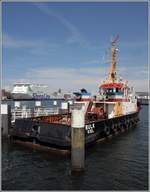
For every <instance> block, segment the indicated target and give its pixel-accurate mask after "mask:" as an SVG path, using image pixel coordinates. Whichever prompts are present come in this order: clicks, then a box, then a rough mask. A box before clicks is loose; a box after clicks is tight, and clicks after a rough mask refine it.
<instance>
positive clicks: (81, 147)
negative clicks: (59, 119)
mask: <svg viewBox="0 0 150 192" xmlns="http://www.w3.org/2000/svg"><path fill="white" fill-rule="evenodd" d="M71 118H72V119H71V171H72V173H73V172H81V171H83V170H84V164H85V129H84V127H85V114H84V111H83V110H82V109H73V110H72V116H71Z"/></svg>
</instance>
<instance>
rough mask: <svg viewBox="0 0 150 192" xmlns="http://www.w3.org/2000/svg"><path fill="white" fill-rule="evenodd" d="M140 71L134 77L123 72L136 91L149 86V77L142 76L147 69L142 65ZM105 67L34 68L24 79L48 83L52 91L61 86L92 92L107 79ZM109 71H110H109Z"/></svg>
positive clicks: (70, 89) (144, 89) (62, 87)
mask: <svg viewBox="0 0 150 192" xmlns="http://www.w3.org/2000/svg"><path fill="white" fill-rule="evenodd" d="M131 70H132V67H131V68H130V67H128V68H127V69H125V68H122V69H120V71H122V72H124V71H131ZM140 70H141V71H139V69H138V68H136V69H135V70H134V73H132V76H131V74H130V76H131V77H132V78H130V79H129V78H128V77H129V76H127V74H126V75H125V74H124V73H123V74H122V77H123V78H124V79H126V80H129V85H130V86H134V87H135V90H136V91H139V90H141V91H146V90H147V88H148V79H146V78H144V77H143V76H144V75H143V76H142V73H143V71H145V69H144V68H143V71H142V67H141V68H140ZM104 71H105V72H106V71H107V70H106V68H105V67H82V68H78V69H76V68H66V69H65V68H55V67H53V68H50V67H46V68H42V67H40V68H34V69H29V70H28V72H27V73H26V74H25V75H24V79H26V80H27V81H30V82H33V83H42V84H47V85H48V86H49V89H50V91H51V92H53V91H55V90H57V89H58V88H61V89H62V90H65V91H72V92H73V91H75V90H79V89H81V88H83V87H84V88H86V89H87V90H89V91H91V92H92V93H96V92H97V91H98V87H99V85H100V84H101V83H102V82H103V80H105V79H106V74H107V73H104ZM107 72H108V71H107ZM137 73H139V74H138V75H139V77H140V79H138V78H137Z"/></svg>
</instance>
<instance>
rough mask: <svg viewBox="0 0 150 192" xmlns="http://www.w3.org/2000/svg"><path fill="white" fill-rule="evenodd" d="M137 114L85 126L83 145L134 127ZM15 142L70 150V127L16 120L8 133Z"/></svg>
mask: <svg viewBox="0 0 150 192" xmlns="http://www.w3.org/2000/svg"><path fill="white" fill-rule="evenodd" d="M138 120H139V119H138V112H136V113H132V114H129V115H126V116H120V117H116V118H112V119H104V120H98V121H93V122H90V123H88V124H86V125H85V144H86V146H89V145H92V144H94V143H95V142H96V141H98V140H100V139H102V138H104V137H107V136H109V135H112V134H115V133H116V132H122V131H124V130H126V129H128V128H129V127H134V126H135V125H136V124H137V122H138ZM10 135H11V137H12V138H13V139H15V140H21V141H30V142H33V143H38V144H40V145H43V146H50V147H54V148H58V149H70V148H71V127H70V126H68V125H65V124H56V123H46V122H44V121H39V122H38V121H33V120H32V119H30V118H28V119H18V120H16V122H15V127H14V128H13V130H12V131H11V133H10Z"/></svg>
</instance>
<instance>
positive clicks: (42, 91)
mask: <svg viewBox="0 0 150 192" xmlns="http://www.w3.org/2000/svg"><path fill="white" fill-rule="evenodd" d="M46 92H47V86H46V85H41V84H31V83H27V82H17V83H15V84H14V85H13V90H12V92H11V94H12V97H13V99H49V98H50V96H49V95H48V94H47V93H46Z"/></svg>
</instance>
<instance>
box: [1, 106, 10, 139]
mask: <svg viewBox="0 0 150 192" xmlns="http://www.w3.org/2000/svg"><path fill="white" fill-rule="evenodd" d="M1 120H2V121H1V130H2V131H1V133H2V136H4V137H8V134H9V130H10V128H11V107H10V105H8V104H1Z"/></svg>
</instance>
